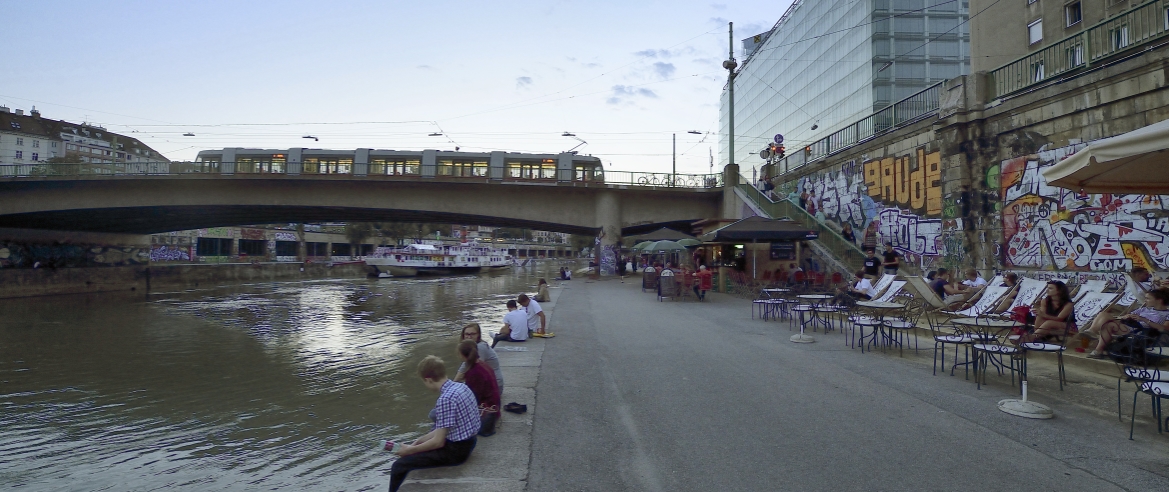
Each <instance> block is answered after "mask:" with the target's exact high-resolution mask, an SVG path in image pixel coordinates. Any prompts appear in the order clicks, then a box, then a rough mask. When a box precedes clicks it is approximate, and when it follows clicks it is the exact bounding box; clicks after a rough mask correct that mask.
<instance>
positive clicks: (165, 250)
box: [150, 245, 191, 261]
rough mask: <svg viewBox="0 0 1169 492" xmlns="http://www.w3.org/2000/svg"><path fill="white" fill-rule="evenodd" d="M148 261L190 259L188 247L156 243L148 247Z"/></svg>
mask: <svg viewBox="0 0 1169 492" xmlns="http://www.w3.org/2000/svg"><path fill="white" fill-rule="evenodd" d="M150 261H191V252H190V248H188V247H181V246H167V245H156V246H154V247H152V248H150Z"/></svg>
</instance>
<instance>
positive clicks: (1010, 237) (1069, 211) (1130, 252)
mask: <svg viewBox="0 0 1169 492" xmlns="http://www.w3.org/2000/svg"><path fill="white" fill-rule="evenodd" d="M1082 147H1083V144H1078V145H1073V146H1068V147H1063V148H1059V149H1055V150H1042V151H1040V152H1039V153H1037V154H1033V155H1028V156H1023V157H1017V158H1014V159H1009V160H1006V161H1003V162H1002V163H1001V165H1000V166H999V168H1000V169H999V173H1000V174H999V178H998V182H999V185H1000V189H1001V193H1002V203H1003V207H1002V212H1001V214H1002V224H1003V225H1002V227H1003V238H1004V243H1005V244H1004V248H1003V253H1002V254H1003V258H1002V259H1003V263H1004V265H1005V266H1007V267H1008V268H1010V267H1014V268H1028V269H1043V270H1056V271H1070V272H1086V271H1096V272H1100V271H1104V272H1107V271H1118V270H1131V269H1132V268H1133V267H1138V266H1139V267H1144V268H1148V269H1150V270H1164V269H1166V268H1169V207H1166V202H1167V201H1169V195H1111V194H1102V195H1081V194H1079V193H1078V192H1076V191H1073V190H1067V189H1063V188H1057V187H1054V186H1048V185H1047V181H1046V180H1045V179H1043V175H1042V172H1043V170H1044V169H1046V168H1048V167H1050V166H1051V165H1053V164H1055V163H1057V162H1059V161H1061V160H1063V159H1065V158H1067V157H1068V156H1070V155H1072V154H1073V153H1075V151H1077V150H1079V149H1080V148H1082ZM988 181H989V180H988Z"/></svg>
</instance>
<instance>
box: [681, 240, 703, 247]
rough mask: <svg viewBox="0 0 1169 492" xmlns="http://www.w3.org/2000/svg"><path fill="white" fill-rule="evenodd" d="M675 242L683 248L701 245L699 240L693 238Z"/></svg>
mask: <svg viewBox="0 0 1169 492" xmlns="http://www.w3.org/2000/svg"><path fill="white" fill-rule="evenodd" d="M675 242H677V243H678V244H681V245H682V246H685V247H687V248H689V247H691V246H698V245H699V244H702V241H699V240H697V239H694V238H686V239H679V240H677V241H675Z"/></svg>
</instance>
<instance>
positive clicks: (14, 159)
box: [0, 106, 167, 174]
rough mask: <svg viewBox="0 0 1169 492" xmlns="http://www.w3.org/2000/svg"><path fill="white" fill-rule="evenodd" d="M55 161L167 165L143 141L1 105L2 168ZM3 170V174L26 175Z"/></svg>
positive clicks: (0, 152) (34, 111) (0, 157)
mask: <svg viewBox="0 0 1169 492" xmlns="http://www.w3.org/2000/svg"><path fill="white" fill-rule="evenodd" d="M50 159H54V160H53V162H70V163H91V164H115V163H126V162H167V159H166V157H164V156H163V155H162V154H160V153H158V152H157V151H155V150H154V149H152V148H150V146H148V145H146V144H144V143H142V142H141V141H140V140H138V139H136V138H132V137H127V136H125V135H120V134H117V133H113V132H110V131H108V130H106V129H105V128H102V127H100V126H94V125H90V124H87V123H81V124H78V123H70V122H67V121H61V120H54V119H49V118H44V117H42V116H41V113H40V111H37V110H36V108H33V109H32V110H31V111H29V113H28V114H27V115H26V114H24V111H23V110H20V109H17V110H15V111H14V110H12V109H10V108H8V107H6V106H0V165H9V166H12V165H16V166H31V165H35V164H38V163H45V162H47V161H49V160H50ZM7 171H11V172H6V173H5V172H3V171H0V174H14V173H15V174H27V173H26V172H23V171H22V172H16V171H15V170H11V169H9V170H7Z"/></svg>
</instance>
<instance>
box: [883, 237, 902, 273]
mask: <svg viewBox="0 0 1169 492" xmlns="http://www.w3.org/2000/svg"><path fill="white" fill-rule="evenodd" d="M881 265H883V266H884V267H885V275H897V269H898V268H900V267H901V254H900V253H898V252H897V250H895V249H893V243H889V242H887V243H885V261H884V262H882V263H881Z"/></svg>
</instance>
